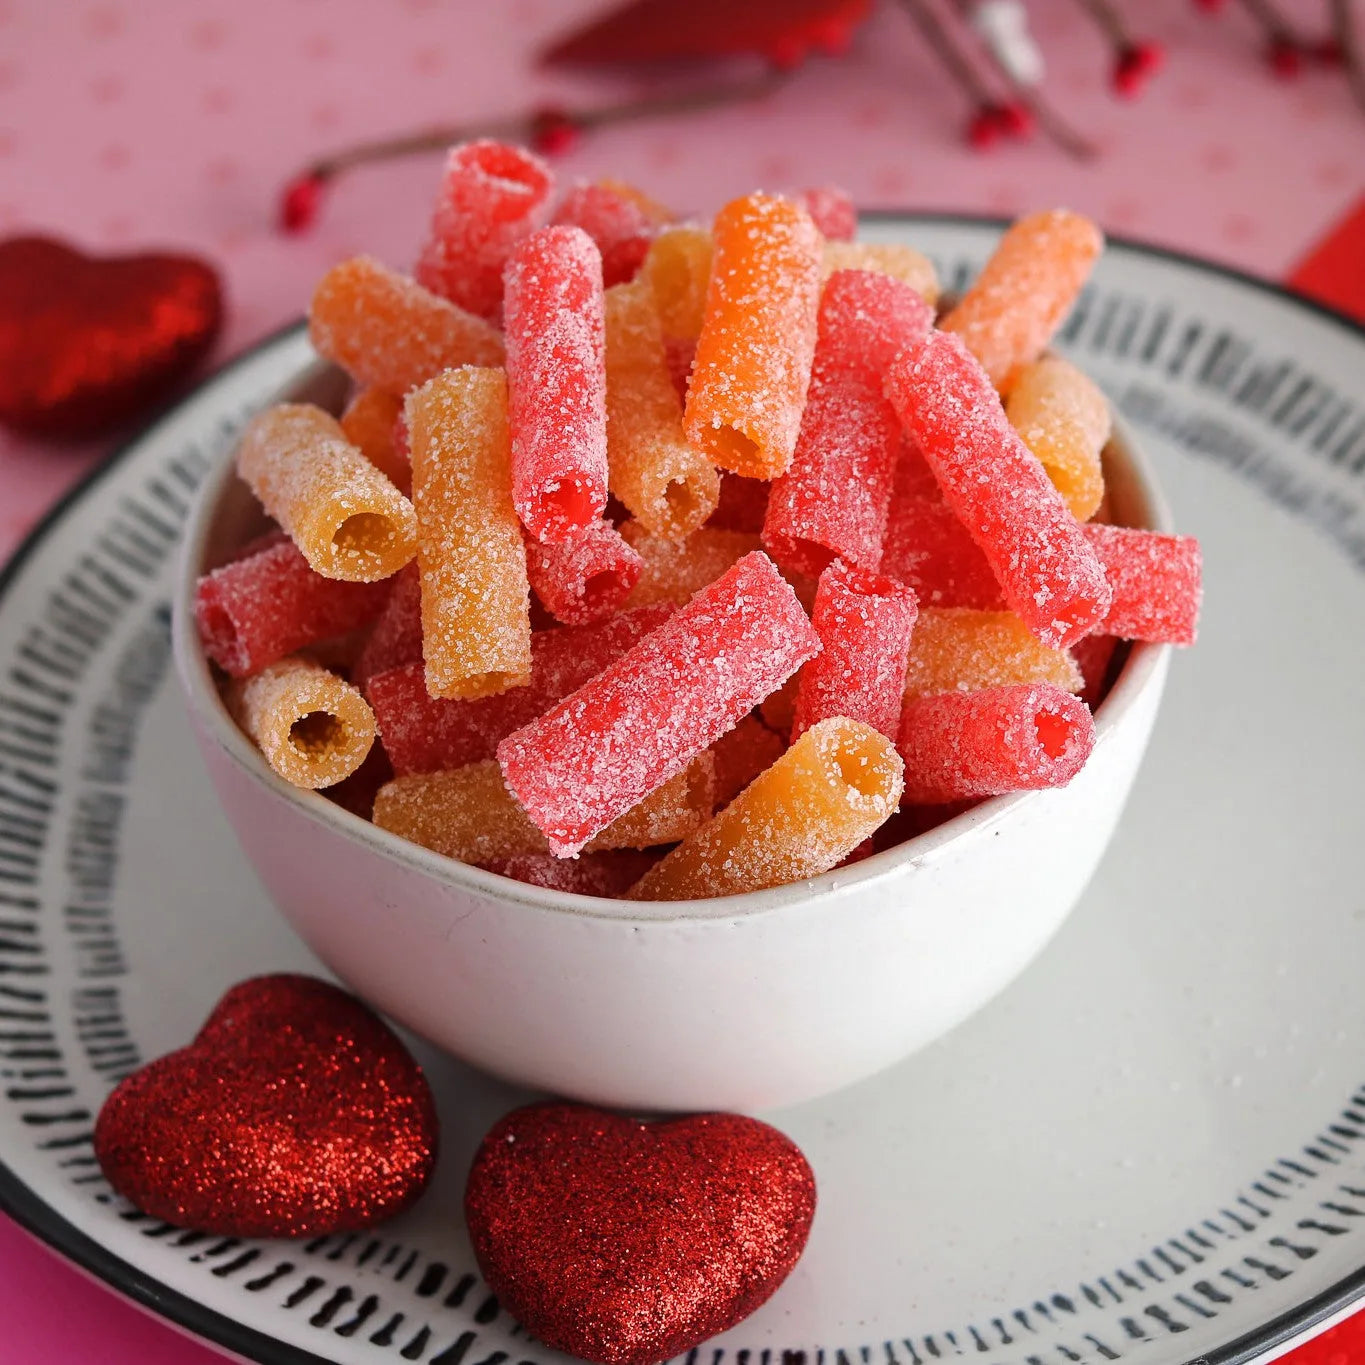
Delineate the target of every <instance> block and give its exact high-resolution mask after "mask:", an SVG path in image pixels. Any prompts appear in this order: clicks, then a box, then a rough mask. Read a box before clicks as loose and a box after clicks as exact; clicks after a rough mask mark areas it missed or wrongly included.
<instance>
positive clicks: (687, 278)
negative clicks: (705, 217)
mask: <svg viewBox="0 0 1365 1365" xmlns="http://www.w3.org/2000/svg"><path fill="white" fill-rule="evenodd" d="M711 255H712V244H711V234H710V233H709V232H708V231H707V230H706V229H705V228H701V227H691V226H678V227H667V228H664V229H662V230H661V231H660V232H659V235H658V236H657V237H655V238H654V240H653V241H652V242H651V243H650V245H649V251H648V252H647V253H646V254H645V260H644V264H643V265H642V266H641V267H640V278H641V279H642V280H643V281H644V283H645V284H647V285H648V286H649V288H650V290H651V292H652V293H653V295H654V303H655V305H656V306H657V308H658V310H659V325H660V327H661V328H662V329H663V334H664V337H665V338H667V339H669V340H674V341H690V342H693V343H695V342H696V340H697V338H698V337H699V336H700V335H701V323H702V317H703V316H704V314H705V312H706V287H707V283H708V281H709V280H710V278H711Z"/></svg>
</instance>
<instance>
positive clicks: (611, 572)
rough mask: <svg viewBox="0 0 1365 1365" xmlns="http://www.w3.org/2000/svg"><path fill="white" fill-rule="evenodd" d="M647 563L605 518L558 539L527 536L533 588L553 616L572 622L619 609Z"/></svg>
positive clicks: (583, 622) (594, 618) (599, 617)
mask: <svg viewBox="0 0 1365 1365" xmlns="http://www.w3.org/2000/svg"><path fill="white" fill-rule="evenodd" d="M643 564H644V561H643V560H642V559H641V558H640V556H639V555H638V554H636V552H635V551H634V550H633V549H631V547H630V546H629V545H628V544H627V543H626V542H625V541H624V540H622V538H621V534H620V532H619V531H617V529H616V527H614V526H613V525H612V524H611V522H609V521H603V520H602V519H601V518H599V519H598V520H597V521H591V522H589V523H588V524H587V526H585V527H584V528H583V529H582V530H581V531H576V532H575V533H574V534H573V535H572V536H571V537H569V539H567V540H561V541H558V542H556V543H555V544H553V545H541V544H540V543H539V542H537V541H535V540H532V539H531V538H530V537H529V536H528V537H527V543H526V573H527V576H528V577H529V578H530V580H531V588H532V591H534V593H535V595H536V596H537V597H538V598H539V599H540V601H541V604H542V605H543V606H544V607H545V609H546V611H548V612H549V613H550V615H551V616H553V617H554V618H555V619H556V620H558V621H563V622H564V624H565V625H569V626H582V625H587V624H588V623H589V622H590V621H600V620H602V618H603V617H606V616H610V615H611V614H612V613H613V612H614V611H617V610H619V608H620V607H621V604H622V603H623V602H624V601H625V600H626V598H627V597H629V596H630V590H631V589H632V588H633V587H634V586H635V583H636V580H637V579H638V578H639V577H640V570H641V568H642V567H643Z"/></svg>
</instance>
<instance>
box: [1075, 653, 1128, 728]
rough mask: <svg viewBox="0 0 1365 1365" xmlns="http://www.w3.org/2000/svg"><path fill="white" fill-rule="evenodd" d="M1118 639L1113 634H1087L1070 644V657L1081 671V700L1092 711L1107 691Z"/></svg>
mask: <svg viewBox="0 0 1365 1365" xmlns="http://www.w3.org/2000/svg"><path fill="white" fill-rule="evenodd" d="M1118 647H1119V641H1118V639H1117V638H1116V637H1114V636H1113V635H1087V636H1086V637H1085V639H1084V640H1077V641H1076V643H1075V644H1074V645H1072V646H1071V657H1072V658H1073V659H1074V660H1075V661H1076V667H1077V668H1078V669H1080V671H1081V691H1080V697H1081V700H1082V701H1083V702H1084V703H1085V704H1086V705H1087V706H1088V707H1089V708H1090V709H1091V711H1094V710H1095V708H1096V707H1097V706H1098V705H1099V704H1100V702H1102V701H1103V700H1104V698H1105V696H1106V695H1107V694H1108V691H1109V682H1110V678H1109V674H1110V671H1111V668H1112V665H1113V661H1114V653H1115V651H1116V650H1117V649H1118Z"/></svg>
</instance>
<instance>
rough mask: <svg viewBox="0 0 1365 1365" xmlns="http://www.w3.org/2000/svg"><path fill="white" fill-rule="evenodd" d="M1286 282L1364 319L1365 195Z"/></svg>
mask: <svg viewBox="0 0 1365 1365" xmlns="http://www.w3.org/2000/svg"><path fill="white" fill-rule="evenodd" d="M1289 283H1290V284H1291V285H1293V287H1294V288H1295V289H1297V290H1299V291H1300V292H1302V293H1304V294H1307V295H1308V296H1309V298H1314V299H1317V300H1319V302H1321V303H1325V304H1328V305H1329V306H1330V307H1333V308H1339V309H1341V311H1342V312H1343V313H1349V314H1350V315H1351V316H1352V317H1353V318H1356V319H1357V320H1358V321H1360V322H1365V197H1362V198H1360V199H1358V200H1356V202H1355V205H1354V206H1353V207H1352V208H1351V210H1350V211H1349V212H1348V213H1347V214H1346V216H1345V217H1344V218H1343V219H1342V220H1341V222H1339V223H1338V224H1337V225H1336V226H1335V227H1334V228H1333V229H1332V230H1331V231H1330V232H1329V233H1328V234H1327V236H1326V237H1324V238H1323V239H1322V240H1321V241H1320V242H1318V243H1317V245H1316V246H1314V247H1313V249H1312V250H1311V251H1310V252H1309V253H1308V255H1306V256H1305V257H1304V258H1303V259H1302V260H1301V261H1300V262H1299V263H1298V265H1296V266H1295V267H1294V269H1293V271H1292V272H1291V273H1290V276H1289ZM1361 1359H1362V1360H1365V1354H1362V1356H1361Z"/></svg>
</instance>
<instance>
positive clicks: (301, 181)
mask: <svg viewBox="0 0 1365 1365" xmlns="http://www.w3.org/2000/svg"><path fill="white" fill-rule="evenodd" d="M326 190H327V182H326V180H325V179H323V177H322V176H320V175H317V174H314V173H312V172H308V173H305V174H304V175H301V176H299V177H298V179H296V180H291V181H290V182H289V184H287V185H286V186H285V187H284V193H283V194H282V195H281V196H280V226H281V227H282V228H283V229H284V230H285V231H286V232H303V231H305V230H306V229H307V228H310V227H312V226H313V223H314V221H315V220H316V219H317V216H318V210H319V209H321V207H322V196H323V194H324V193H326Z"/></svg>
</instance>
